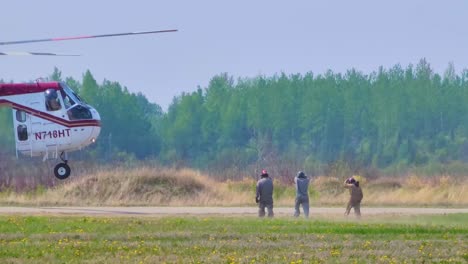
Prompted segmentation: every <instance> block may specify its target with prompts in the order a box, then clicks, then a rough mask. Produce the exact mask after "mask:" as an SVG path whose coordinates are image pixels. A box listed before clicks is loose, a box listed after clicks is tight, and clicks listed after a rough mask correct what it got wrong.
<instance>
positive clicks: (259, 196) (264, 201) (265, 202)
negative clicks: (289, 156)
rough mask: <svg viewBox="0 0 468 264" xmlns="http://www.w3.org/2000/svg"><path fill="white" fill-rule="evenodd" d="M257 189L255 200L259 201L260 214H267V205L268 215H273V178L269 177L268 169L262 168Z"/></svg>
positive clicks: (260, 215) (262, 215) (261, 215)
mask: <svg viewBox="0 0 468 264" xmlns="http://www.w3.org/2000/svg"><path fill="white" fill-rule="evenodd" d="M256 189H257V193H256V195H255V201H256V202H257V203H258V216H259V217H264V216H265V207H266V208H267V210H268V217H273V180H272V179H271V178H270V177H269V175H268V173H267V171H266V170H262V174H261V175H260V180H258V182H257V188H256Z"/></svg>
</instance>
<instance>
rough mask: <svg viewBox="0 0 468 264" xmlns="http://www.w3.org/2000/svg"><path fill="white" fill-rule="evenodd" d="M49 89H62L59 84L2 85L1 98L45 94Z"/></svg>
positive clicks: (0, 85) (0, 88)
mask: <svg viewBox="0 0 468 264" xmlns="http://www.w3.org/2000/svg"><path fill="white" fill-rule="evenodd" d="M47 89H55V90H59V89H60V84H59V83H58V82H47V83H0V96H11V95H21V94H28V93H39V92H44V91H46V90H47Z"/></svg>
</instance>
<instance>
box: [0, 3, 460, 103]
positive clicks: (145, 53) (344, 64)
mask: <svg viewBox="0 0 468 264" xmlns="http://www.w3.org/2000/svg"><path fill="white" fill-rule="evenodd" d="M467 14H468V1H464V0H451V1H435V0H412V1H410V0H392V1H376V0H365V1H364V0H356V1H345V0H343V1H335V0H324V1H312V0H309V1H306V0H304V1H293V0H292V1H274V0H269V1H267V0H265V1H264V0H257V1H247V0H236V1H229V2H228V1H219V0H218V1H215V0H212V1H207V0H198V1H179V0H172V1H156V0H153V1H151V0H141V1H138V0H134V1H127V0H125V1H124V0H93V1H91V0H80V1H63V0H62V1H59V0H41V1H34V0H29V1H26V0H5V1H2V5H1V16H0V28H1V30H0V41H11V40H23V39H31V38H48V37H65V36H74V35H90V34H91V35H94V34H104V33H117V32H132V31H146V30H161V29H173V28H175V29H178V30H179V32H177V33H168V34H160V35H143V36H135V37H118V38H107V39H89V40H78V41H66V42H54V43H51V42H48V43H35V44H26V45H16V46H0V52H1V51H37V52H57V53H72V54H82V55H83V56H81V57H42V56H35V57H29V56H28V57H23V56H19V57H18V56H15V57H12V56H0V79H4V80H14V81H17V82H20V81H29V80H34V79H37V78H39V77H45V76H48V75H50V73H52V71H53V68H54V66H56V67H58V68H59V69H60V70H62V73H63V76H64V77H67V76H72V77H74V78H76V79H78V80H80V81H81V77H82V74H83V73H84V72H85V71H86V70H87V69H89V70H91V72H92V73H93V74H94V76H95V78H96V80H97V81H98V82H99V83H101V82H102V81H103V80H104V79H107V80H111V81H117V82H119V83H121V84H122V85H124V86H127V87H128V89H129V90H130V91H131V92H142V93H143V94H145V95H146V96H147V98H148V99H149V100H150V101H152V102H155V103H157V104H159V105H161V106H162V107H163V108H164V109H166V108H167V106H168V105H169V104H170V102H171V101H172V98H173V97H174V96H176V95H180V94H181V93H182V92H184V91H185V92H191V91H193V90H195V89H196V88H197V86H201V87H202V88H204V87H206V86H207V85H208V82H209V80H210V79H211V78H212V77H213V76H214V75H216V74H219V73H223V72H227V73H228V74H230V75H232V76H234V77H235V78H237V77H255V76H257V75H259V74H262V75H266V76H271V75H273V74H275V73H279V72H285V73H287V74H291V73H302V74H304V73H306V72H310V71H312V72H314V73H323V72H325V71H326V70H327V69H331V70H333V71H334V72H344V71H346V70H347V69H350V68H353V67H354V68H356V69H358V70H360V71H362V72H364V73H370V72H372V71H375V70H376V69H377V68H378V67H379V66H381V65H382V66H384V67H386V68H388V67H391V66H393V65H395V64H397V63H400V64H401V65H402V66H403V67H406V66H407V65H408V64H410V63H413V64H416V63H417V62H418V61H419V59H421V58H426V59H427V61H428V62H429V63H430V64H431V66H432V67H433V68H434V69H435V71H437V72H440V73H443V72H444V70H445V69H446V67H447V65H448V63H449V62H453V63H454V64H455V68H456V69H457V71H460V70H462V69H464V68H468V32H467V31H468V15H467Z"/></svg>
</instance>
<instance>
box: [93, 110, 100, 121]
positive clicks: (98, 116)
mask: <svg viewBox="0 0 468 264" xmlns="http://www.w3.org/2000/svg"><path fill="white" fill-rule="evenodd" d="M91 114H92V115H93V119H94V120H101V115H99V112H98V111H97V110H96V109H94V108H91Z"/></svg>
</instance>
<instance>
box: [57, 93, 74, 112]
mask: <svg viewBox="0 0 468 264" xmlns="http://www.w3.org/2000/svg"><path fill="white" fill-rule="evenodd" d="M60 92H61V94H62V98H63V104H64V105H65V109H68V108H70V107H72V106H74V105H75V104H76V103H75V101H73V99H72V98H71V97H70V96H68V94H67V93H65V91H64V90H61V91H60Z"/></svg>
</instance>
